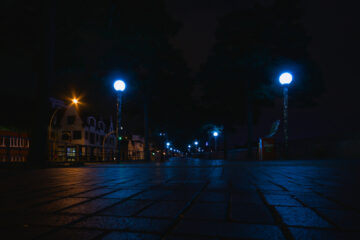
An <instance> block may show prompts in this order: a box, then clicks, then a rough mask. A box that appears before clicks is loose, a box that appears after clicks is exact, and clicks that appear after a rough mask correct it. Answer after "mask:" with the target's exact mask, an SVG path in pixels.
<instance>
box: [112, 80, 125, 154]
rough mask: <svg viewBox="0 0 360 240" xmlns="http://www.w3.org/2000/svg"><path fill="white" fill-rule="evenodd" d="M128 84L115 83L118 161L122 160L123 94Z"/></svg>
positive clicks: (117, 81) (118, 81) (119, 81)
mask: <svg viewBox="0 0 360 240" xmlns="http://www.w3.org/2000/svg"><path fill="white" fill-rule="evenodd" d="M125 88H126V84H125V82H124V81H123V80H116V81H115V82H114V89H115V91H116V92H117V106H116V115H117V123H116V138H117V149H118V154H117V160H118V161H119V160H120V140H121V100H122V99H121V98H122V92H123V91H124V90H125Z"/></svg>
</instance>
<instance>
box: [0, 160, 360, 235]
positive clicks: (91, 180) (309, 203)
mask: <svg viewBox="0 0 360 240" xmlns="http://www.w3.org/2000/svg"><path fill="white" fill-rule="evenodd" d="M359 166H360V164H359V163H357V162H351V163H348V164H344V163H343V162H340V161H337V162H336V161H272V162H226V161H223V160H199V159H171V160H169V161H166V162H163V163H139V164H94V165H87V166H86V167H74V168H49V169H28V170H8V169H7V170H5V169H0V180H2V181H0V201H1V204H0V232H1V235H0V236H1V239H66V240H69V239H95V240H99V239H173V240H178V239H184V240H186V239H188V240H191V239H198V240H202V239H213V240H214V239H222V240H225V239H227V240H229V239H288V240H292V239H360V220H359V219H360V204H359V203H360V193H359V191H358V189H359V186H360V174H358V173H359V172H360V171H359V170H360V167H359Z"/></svg>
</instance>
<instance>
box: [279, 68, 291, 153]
mask: <svg viewBox="0 0 360 240" xmlns="http://www.w3.org/2000/svg"><path fill="white" fill-rule="evenodd" d="M292 79H293V77H292V75H291V73H288V72H285V73H283V74H281V75H280V77H279V82H280V83H281V85H283V91H284V109H283V114H284V115H283V127H284V158H285V159H286V158H288V153H289V149H288V144H289V143H288V142H289V136H288V86H289V84H290V83H291V82H292Z"/></svg>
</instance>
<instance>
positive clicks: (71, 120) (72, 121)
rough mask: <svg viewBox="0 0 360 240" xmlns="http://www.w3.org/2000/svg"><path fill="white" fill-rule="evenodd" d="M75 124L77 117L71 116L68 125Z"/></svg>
mask: <svg viewBox="0 0 360 240" xmlns="http://www.w3.org/2000/svg"><path fill="white" fill-rule="evenodd" d="M74 122H75V116H74V115H71V116H68V117H67V124H68V125H71V124H74Z"/></svg>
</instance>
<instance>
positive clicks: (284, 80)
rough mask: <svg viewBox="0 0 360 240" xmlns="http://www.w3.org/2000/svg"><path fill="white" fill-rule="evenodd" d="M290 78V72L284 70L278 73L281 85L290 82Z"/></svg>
mask: <svg viewBox="0 0 360 240" xmlns="http://www.w3.org/2000/svg"><path fill="white" fill-rule="evenodd" d="M292 78H293V76H292V75H291V73H288V72H285V73H283V74H281V75H280V77H279V82H280V83H281V85H288V84H290V83H291V82H292Z"/></svg>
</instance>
